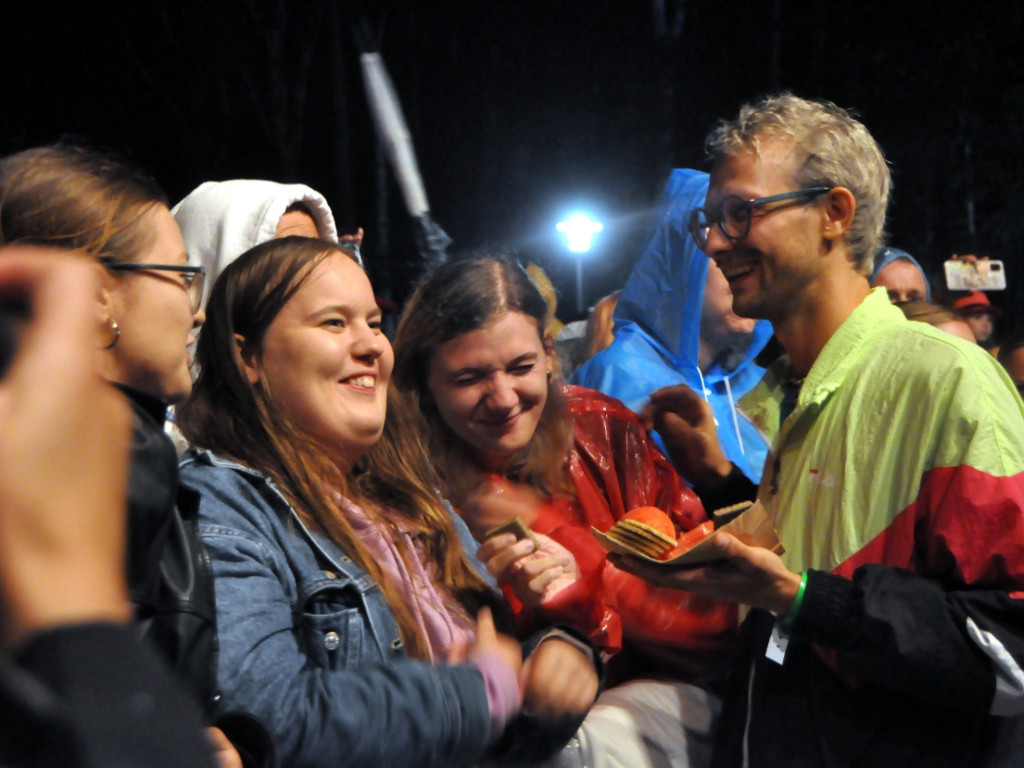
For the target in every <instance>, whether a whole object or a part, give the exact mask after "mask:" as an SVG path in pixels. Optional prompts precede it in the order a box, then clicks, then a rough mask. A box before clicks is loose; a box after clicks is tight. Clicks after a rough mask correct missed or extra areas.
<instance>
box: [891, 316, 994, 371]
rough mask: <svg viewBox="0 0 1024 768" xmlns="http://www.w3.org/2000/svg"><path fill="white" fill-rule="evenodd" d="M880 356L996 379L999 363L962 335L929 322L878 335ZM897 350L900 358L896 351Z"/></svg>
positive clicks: (902, 325)
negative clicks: (994, 377)
mask: <svg viewBox="0 0 1024 768" xmlns="http://www.w3.org/2000/svg"><path fill="white" fill-rule="evenodd" d="M879 342H880V343H878V344H877V347H878V349H877V350H876V351H875V354H877V355H880V356H886V355H893V360H894V361H895V362H896V363H899V364H902V365H903V366H905V367H907V368H918V369H921V368H923V369H935V368H939V369H946V370H950V369H963V370H971V371H974V372H976V373H977V374H978V375H981V376H985V377H990V376H993V375H996V376H997V369H998V366H999V364H998V362H996V360H995V358H993V357H992V355H990V354H989V353H988V352H986V351H985V350H984V349H982V348H981V347H979V346H978V345H977V344H972V343H971V342H969V341H966V340H965V339H961V338H960V337H959V336H954V335H953V334H951V333H947V332H946V331H943V330H940V329H938V328H935V327H934V326H931V325H928V324H927V323H922V322H914V321H908V322H905V323H898V324H893V325H890V326H888V327H886V328H885V329H884V331H883V332H882V333H881V334H880V336H879ZM897 348H898V350H899V353H900V354H899V355H898V356H897V355H895V354H894V352H895V350H896V349H897Z"/></svg>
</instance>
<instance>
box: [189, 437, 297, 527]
mask: <svg viewBox="0 0 1024 768" xmlns="http://www.w3.org/2000/svg"><path fill="white" fill-rule="evenodd" d="M181 483H182V485H184V486H186V487H188V488H191V489H192V490H195V491H197V492H198V493H199V499H200V501H199V517H200V521H201V523H202V524H205V525H210V524H230V525H235V526H244V527H249V526H255V527H256V528H263V527H265V526H266V524H267V521H268V520H280V519H281V517H282V516H286V515H287V514H288V513H289V511H290V510H291V506H290V505H289V504H288V502H287V501H286V500H285V498H284V496H283V495H282V494H281V492H280V491H279V490H278V489H277V488H276V487H275V486H274V483H273V481H271V479H270V478H269V477H267V476H266V475H264V474H263V473H261V472H257V471H256V470H254V469H251V468H250V467H246V466H244V465H243V464H240V463H238V462H237V461H234V460H233V459H230V458H226V457H223V456H218V455H216V454H214V453H211V452H210V451H205V450H195V449H193V450H190V451H189V452H188V453H186V454H185V456H184V458H183V459H182V462H181Z"/></svg>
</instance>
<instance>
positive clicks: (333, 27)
mask: <svg viewBox="0 0 1024 768" xmlns="http://www.w3.org/2000/svg"><path fill="white" fill-rule="evenodd" d="M7 5H8V7H7V8H5V9H4V10H3V11H2V12H0V94H2V99H3V101H2V107H0V153H3V154H7V153H9V152H13V151H17V150H19V149H24V148H26V147H30V146H34V145H37V144H41V143H46V142H51V141H54V140H56V139H58V138H60V137H61V136H62V135H65V134H74V135H77V136H80V137H83V138H85V139H87V140H88V141H90V142H93V143H95V144H98V145H100V146H102V147H109V148H113V149H116V150H118V151H120V152H122V153H124V154H126V155H127V156H128V157H129V158H130V159H132V160H134V161H135V162H137V163H138V164H140V165H142V166H143V167H145V168H146V169H148V170H149V171H150V172H151V173H153V174H154V175H155V176H156V177H157V179H158V180H159V181H160V182H161V184H162V185H163V186H164V187H165V189H166V190H167V192H168V195H169V197H170V199H171V201H172V202H174V201H177V200H178V199H180V198H181V197H182V196H184V195H185V194H187V193H188V192H189V191H190V190H191V189H192V188H193V187H195V186H196V185H197V184H199V183H200V182H202V181H205V180H208V179H226V178H238V177H252V178H269V179H274V180H278V181H302V182H305V183H307V184H310V185H311V186H313V187H315V188H316V189H318V190H320V191H321V192H322V193H323V194H324V195H325V196H326V197H327V199H328V201H329V202H330V203H331V206H332V208H333V209H334V212H335V215H336V217H337V219H338V221H339V227H340V228H341V229H342V230H344V231H353V230H354V228H355V227H356V226H363V227H365V228H366V230H367V235H366V241H365V246H364V253H365V255H366V257H367V260H368V263H369V268H370V272H371V276H372V278H373V280H374V283H375V286H376V287H377V289H378V292H379V293H381V294H382V295H386V296H391V297H393V298H395V299H396V300H398V301H401V300H402V299H403V298H404V296H405V295H406V293H407V291H408V287H409V283H410V280H411V279H412V278H413V277H414V276H415V275H416V273H417V270H418V267H419V264H418V260H417V257H416V253H415V247H414V240H413V235H412V227H411V224H410V222H409V220H408V217H407V216H406V215H405V213H404V209H403V205H402V201H401V196H400V194H399V192H398V190H397V187H396V186H395V184H394V181H393V180H392V176H391V174H390V171H389V170H387V169H386V168H385V167H384V166H383V161H382V158H381V155H380V154H379V152H378V150H377V144H376V139H375V136H374V133H373V128H372V125H371V123H370V119H369V115H368V111H367V107H366V98H365V95H364V93H363V89H362V80H361V74H360V71H359V58H358V54H359V51H358V48H357V46H356V44H355V38H354V34H353V33H354V30H355V28H356V26H357V24H359V23H360V22H361V21H364V20H365V21H366V23H368V25H369V29H370V30H371V34H372V37H373V39H374V40H375V41H376V42H377V43H378V44H379V46H380V50H381V52H382V54H383V56H384V59H385V61H386V63H387V64H388V68H389V70H390V72H391V75H392V78H393V80H394V83H395V87H396V89H397V91H398V93H399V96H400V98H401V100H402V104H403V108H404V111H405V114H406V118H407V119H408V122H409V126H410V129H411V132H412V135H413V139H414V142H415V145H416V149H417V153H418V157H419V162H420V168H421V171H422V173H423V176H424V180H425V184H426V189H427V194H428V197H429V199H430V202H431V208H432V210H433V214H434V218H435V219H436V220H437V221H438V222H439V223H440V225H441V226H442V227H443V228H444V229H445V230H446V231H447V232H448V234H449V235H450V236H451V237H452V238H453V240H454V250H463V249H478V248H484V247H513V248H516V249H518V251H519V253H520V255H521V257H522V258H523V260H524V261H530V260H532V261H536V262H537V263H539V264H540V265H541V266H543V267H544V268H545V269H546V270H547V271H548V273H549V274H550V275H551V277H552V279H553V280H554V281H555V283H556V285H557V286H558V288H559V291H560V296H561V300H560V312H559V314H560V316H561V317H562V319H563V320H570V319H573V317H574V315H575V311H574V310H575V282H574V280H575V266H574V265H575V262H574V261H573V260H572V259H571V258H569V256H568V255H567V253H566V252H565V250H564V248H563V246H562V244H561V243H560V242H559V239H558V237H557V235H556V233H555V229H554V226H555V223H556V222H557V221H558V220H559V219H560V218H561V217H563V216H564V215H565V214H566V213H567V212H568V211H569V210H570V209H572V208H573V206H575V205H587V206H589V208H590V210H591V211H592V212H594V213H595V214H596V215H597V216H599V217H601V219H602V220H603V221H604V223H605V227H606V229H605V231H604V232H603V233H602V234H601V236H600V238H599V240H598V241H597V244H596V247H595V250H594V251H593V253H592V254H591V255H590V256H588V257H587V261H586V262H585V289H586V301H587V303H593V302H594V301H595V300H596V299H597V298H599V297H600V296H601V295H603V294H605V293H607V292H608V291H610V290H612V289H614V288H616V287H619V286H620V285H621V283H622V281H623V280H624V279H625V277H626V275H627V274H628V271H629V267H630V265H631V264H632V262H633V260H634V259H635V258H636V256H637V254H638V253H639V250H640V248H641V247H642V246H643V243H644V239H645V236H646V234H647V229H648V227H649V225H650V221H649V217H650V215H651V212H652V211H651V209H652V206H653V204H654V202H655V200H656V199H657V196H658V194H659V192H660V190H661V187H662V185H663V183H664V181H665V179H666V178H667V175H668V173H669V170H670V169H671V168H672V167H697V168H705V167H706V166H705V162H704V159H703V150H702V141H703V137H704V135H705V134H706V133H707V131H708V129H709V128H710V127H711V126H712V125H713V124H714V122H715V121H716V120H717V119H718V118H720V117H723V116H732V115H734V114H735V112H736V110H737V109H738V107H739V105H740V104H741V103H742V102H743V101H748V100H750V99H753V98H756V97H758V96H760V95H762V94H764V93H767V92H771V91H775V90H780V89H788V90H792V91H793V92H795V93H797V94H799V95H803V96H809V97H822V98H828V99H830V100H832V101H835V102H836V103H838V104H839V105H841V106H844V107H849V108H853V109H855V110H856V112H857V113H858V114H859V115H860V117H861V118H862V119H863V121H864V122H865V123H866V124H867V126H868V127H869V129H870V130H871V131H872V133H873V134H874V135H875V137H876V138H877V139H878V141H879V143H880V144H881V145H882V147H883V149H884V150H885V152H886V156H887V158H888V159H889V161H890V163H891V165H892V169H893V174H894V192H893V198H892V204H891V207H890V222H889V231H890V234H891V237H890V243H891V244H892V245H896V246H898V247H901V248H904V249H905V250H908V251H910V252H911V253H912V254H914V255H915V256H916V257H918V259H919V260H920V261H922V262H923V263H924V265H925V267H926V269H927V270H928V271H929V273H930V275H931V277H932V283H933V286H935V285H937V284H941V282H942V276H941V264H942V261H943V260H944V259H945V258H948V256H949V255H950V254H952V253H969V252H973V253H977V254H979V255H982V254H987V255H990V256H991V257H993V258H1001V259H1003V260H1004V261H1005V262H1006V269H1007V274H1008V277H1009V280H1010V286H1009V289H1008V290H1007V291H1005V292H1002V293H998V294H997V293H993V294H992V299H993V301H994V302H995V303H997V304H999V305H1000V306H1001V307H1002V308H1003V309H1004V310H1005V311H1006V312H1007V313H1008V317H1007V318H1004V319H1003V320H1002V321H1001V326H1000V327H1001V329H1002V330H1004V331H1005V330H1008V329H1009V327H1010V326H1011V325H1012V324H1014V323H1016V322H1020V323H1022V324H1024V313H1022V312H1021V311H1020V310H1018V305H1019V304H1020V303H1021V297H1022V296H1024V277H1022V274H1021V272H1022V270H1021V268H1020V261H1021V259H1020V257H1021V255H1022V250H1024V181H1022V178H1024V174H1022V171H1024V161H1022V152H1021V140H1022V138H1024V78H1022V76H1021V69H1022V64H1024V55H1022V53H1021V46H1022V44H1024V4H1021V3H1018V2H986V3H981V2H976V3H967V2H962V1H960V0H957V2H953V3H943V4H941V5H939V4H928V3H919V2H914V3H912V2H903V1H902V0H896V1H894V2H887V3H881V2H841V1H834V2H826V1H825V0H759V1H758V2H742V1H740V0H735V1H734V2H721V1H720V0H718V1H716V0H689V1H688V2H685V1H683V0H651V1H649V2H647V1H641V0H633V1H630V0H619V1H618V2H611V1H608V0H589V1H588V2H581V1H580V0H575V1H574V2H567V1H565V0H547V1H546V2H533V1H527V2H496V1H493V2H492V1H491V0H463V1H462V2H453V1H452V0H444V1H442V2H430V0H423V1H422V2H412V1H411V0H405V1H404V2H340V1H338V0H334V1H333V2H332V1H329V0H305V1H304V2H288V1H287V0H268V1H267V2H256V1H255V0H251V1H249V2H246V1H244V0H237V1H228V0H209V1H208V2H205V3H192V2H177V3H171V2H166V1H165V0H147V1H146V2H137V3H132V4H127V3H114V2H110V0H94V1H93V2H90V3H89V4H87V5H83V6H82V7H76V8H74V9H72V10H61V9H59V8H58V7H57V6H56V4H53V3H48V2H40V3H34V4H33V3H28V2H20V3H17V4H10V3H9V4H7Z"/></svg>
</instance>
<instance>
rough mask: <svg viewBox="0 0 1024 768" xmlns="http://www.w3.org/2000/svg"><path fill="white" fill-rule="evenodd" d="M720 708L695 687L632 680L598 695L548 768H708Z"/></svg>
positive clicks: (715, 698) (666, 682)
mask: <svg viewBox="0 0 1024 768" xmlns="http://www.w3.org/2000/svg"><path fill="white" fill-rule="evenodd" d="M721 706H722V705H721V702H720V701H719V700H718V697H717V696H715V695H714V694H711V693H708V692H707V691H706V690H704V689H703V688H699V687H697V686H695V685H689V684H687V683H680V682H672V681H664V680H631V681H630V682H628V683H623V684H622V685H618V686H616V687H614V688H610V689H608V690H606V691H604V692H603V693H602V694H601V695H600V696H599V697H598V699H597V701H596V702H595V703H594V706H593V707H591V709H590V712H588V713H587V717H586V719H585V720H584V721H583V725H581V726H580V729H579V730H578V731H577V732H576V736H575V737H574V738H573V739H572V741H570V742H569V745H568V746H566V747H565V749H563V750H562V751H561V752H560V753H559V754H558V755H555V757H553V758H552V759H551V760H550V761H548V763H547V764H546V765H545V767H544V768H704V766H707V765H708V763H709V762H710V761H711V746H712V742H713V740H714V726H715V722H716V721H717V720H718V714H719V712H720V711H721Z"/></svg>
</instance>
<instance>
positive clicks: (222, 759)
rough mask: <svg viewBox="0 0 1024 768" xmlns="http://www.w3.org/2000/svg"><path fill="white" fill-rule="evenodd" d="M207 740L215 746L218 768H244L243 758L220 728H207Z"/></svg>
mask: <svg viewBox="0 0 1024 768" xmlns="http://www.w3.org/2000/svg"><path fill="white" fill-rule="evenodd" d="M205 730H206V738H207V739H209V740H210V741H211V742H212V744H213V753H214V757H215V758H216V760H217V768H243V764H242V758H241V756H240V755H239V754H238V752H237V751H236V750H235V748H234V746H232V744H231V742H230V741H228V737H227V736H225V735H224V731H222V730H221V729H220V728H206V729H205Z"/></svg>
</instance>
